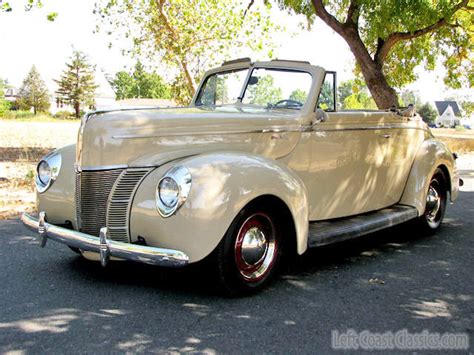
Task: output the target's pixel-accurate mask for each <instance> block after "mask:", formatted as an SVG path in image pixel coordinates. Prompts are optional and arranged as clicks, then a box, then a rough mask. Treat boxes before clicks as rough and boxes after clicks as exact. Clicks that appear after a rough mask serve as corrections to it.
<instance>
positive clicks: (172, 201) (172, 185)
mask: <svg viewBox="0 0 474 355" xmlns="http://www.w3.org/2000/svg"><path fill="white" fill-rule="evenodd" d="M190 190H191V174H190V173H189V171H188V169H186V168H185V167H183V166H177V167H174V168H172V169H171V170H169V171H168V172H167V173H166V174H165V175H164V176H163V177H162V178H161V180H160V181H159V182H158V185H157V187H156V196H155V199H156V207H157V209H158V212H159V213H160V215H161V216H162V217H169V216H171V215H172V214H174V213H175V212H176V211H177V210H178V209H179V208H180V207H181V206H182V205H183V204H184V202H186V199H187V198H188V195H189V191H190Z"/></svg>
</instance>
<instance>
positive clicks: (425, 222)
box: [418, 169, 448, 234]
mask: <svg viewBox="0 0 474 355" xmlns="http://www.w3.org/2000/svg"><path fill="white" fill-rule="evenodd" d="M447 186H448V185H447V181H446V177H445V175H444V173H443V172H442V170H441V169H436V171H435V173H434V174H433V177H432V178H431V181H430V186H429V188H428V194H427V195H426V205H425V213H424V214H423V215H422V216H420V217H419V218H418V225H419V227H420V228H421V229H422V231H424V232H427V233H428V234H430V233H434V232H435V231H436V230H438V229H439V227H440V226H441V223H442V221H443V218H444V214H445V212H446V205H447V200H448V189H447Z"/></svg>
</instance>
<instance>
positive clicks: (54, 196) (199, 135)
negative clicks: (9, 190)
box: [22, 59, 462, 293]
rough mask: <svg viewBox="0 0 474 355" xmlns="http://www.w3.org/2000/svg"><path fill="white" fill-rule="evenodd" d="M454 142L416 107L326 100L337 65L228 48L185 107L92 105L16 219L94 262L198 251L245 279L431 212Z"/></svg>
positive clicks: (186, 259) (447, 178)
mask: <svg viewBox="0 0 474 355" xmlns="http://www.w3.org/2000/svg"><path fill="white" fill-rule="evenodd" d="M455 158H456V155H455V154H453V153H451V152H450V151H449V150H448V149H447V148H446V146H445V145H444V144H443V143H441V142H440V141H438V140H437V139H435V138H434V137H433V135H432V134H431V132H430V130H429V128H428V127H427V126H426V124H425V123H423V121H422V120H421V119H420V117H419V116H418V115H417V114H416V113H414V112H413V110H405V111H403V112H400V111H397V110H388V111H371V112H369V111H338V110H337V105H336V74H335V73H334V72H330V71H326V70H324V69H323V68H321V67H317V66H313V65H310V64H309V63H307V62H296V61H288V60H274V61H270V62H251V61H250V60H249V59H239V60H234V61H231V62H226V63H224V64H223V65H222V66H221V67H219V68H216V69H213V70H211V71H209V72H207V73H206V74H205V76H204V79H203V80H202V82H201V84H200V85H199V87H198V90H197V91H196V94H195V96H194V98H193V100H192V103H191V105H190V106H189V107H178V108H166V109H161V108H146V109H145V108H140V109H126V110H125V109H118V110H109V111H97V112H92V113H89V114H86V115H85V117H84V118H83V120H82V123H81V126H80V130H79V134H78V140H77V144H75V145H70V146H66V147H64V148H61V149H58V150H56V151H54V152H52V153H50V154H48V155H47V156H45V157H44V158H43V159H42V160H41V161H40V162H39V164H38V167H37V177H36V186H37V205H38V211H39V216H38V218H36V217H33V216H31V215H27V214H24V215H23V216H22V220H23V223H24V224H25V225H26V226H27V227H29V228H30V229H33V230H35V231H38V232H39V237H40V241H41V246H45V244H46V242H47V240H48V239H51V240H54V241H56V242H59V243H63V244H65V245H67V246H69V247H71V248H72V249H73V250H75V251H77V252H80V253H81V254H82V255H83V256H84V257H86V258H88V259H95V260H100V261H101V263H102V265H104V266H105V265H106V264H107V263H108V262H109V260H112V259H115V258H117V259H126V260H133V261H137V262H142V263H148V264H153V265H161V266H165V267H182V266H185V265H187V264H192V263H196V262H199V261H201V260H204V259H208V260H209V261H210V262H213V263H214V264H215V270H216V272H217V274H218V275H219V280H220V282H221V284H222V285H223V287H224V289H225V290H227V291H229V292H230V293H245V292H250V291H255V290H258V289H260V288H262V287H263V286H265V285H266V284H267V283H268V282H269V281H270V279H271V278H272V276H273V275H274V274H275V273H276V272H277V270H278V266H279V265H280V264H281V262H282V260H283V258H284V257H285V256H289V255H292V254H295V255H298V254H303V253H304V252H305V251H306V250H307V249H308V248H313V247H317V246H321V245H326V244H330V243H335V242H340V241H343V240H346V239H349V238H354V237H358V236H361V235H364V234H368V233H372V232H375V231H378V230H381V229H384V228H388V227H391V226H393V225H396V224H399V223H403V222H406V221H409V220H414V221H415V223H416V225H417V226H418V227H419V228H420V230H423V231H426V232H430V231H435V230H437V229H438V228H439V226H440V224H441V222H442V220H443V216H444V213H445V210H446V205H447V204H448V201H454V200H455V199H456V197H457V195H458V189H459V185H460V183H462V182H461V181H460V179H459V177H458V173H457V170H456V163H455Z"/></svg>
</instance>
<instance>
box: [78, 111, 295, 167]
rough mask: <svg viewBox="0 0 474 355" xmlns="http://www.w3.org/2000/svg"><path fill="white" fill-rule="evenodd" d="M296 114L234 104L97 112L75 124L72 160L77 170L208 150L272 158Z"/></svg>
mask: <svg viewBox="0 0 474 355" xmlns="http://www.w3.org/2000/svg"><path fill="white" fill-rule="evenodd" d="M298 114H299V112H298V111H293V110H266V109H263V108H255V107H237V106H223V107H215V108H205V107H182V108H169V109H133V110H117V111H108V112H103V113H100V112H98V113H96V114H92V115H89V118H88V119H86V120H84V121H83V123H82V124H81V129H80V133H79V138H78V145H77V146H78V152H77V155H78V156H77V163H78V164H79V165H80V166H81V168H82V169H83V170H87V169H101V168H103V169H106V168H114V167H144V166H158V165H161V164H163V163H165V162H167V161H171V160H173V159H177V158H180V157H186V156H191V155H196V154H200V153H203V152H212V151H244V152H252V153H255V154H260V155H264V156H268V157H271V158H273V159H277V158H280V157H282V156H285V155H287V154H289V153H290V152H291V150H292V149H293V148H294V146H295V145H296V143H297V141H298V139H299V136H300V134H301V129H300V125H299V123H298Z"/></svg>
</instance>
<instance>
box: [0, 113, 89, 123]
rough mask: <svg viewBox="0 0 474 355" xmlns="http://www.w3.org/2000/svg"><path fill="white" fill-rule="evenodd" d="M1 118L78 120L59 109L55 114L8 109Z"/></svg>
mask: <svg viewBox="0 0 474 355" xmlns="http://www.w3.org/2000/svg"><path fill="white" fill-rule="evenodd" d="M0 120H14V121H17V122H64V121H77V122H79V121H80V119H76V117H74V116H73V115H71V114H70V113H69V112H66V111H59V112H58V113H56V114H55V115H54V116H53V115H50V114H49V113H38V114H36V115H35V114H33V113H32V112H30V111H7V112H6V113H4V114H3V115H1V116H0Z"/></svg>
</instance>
